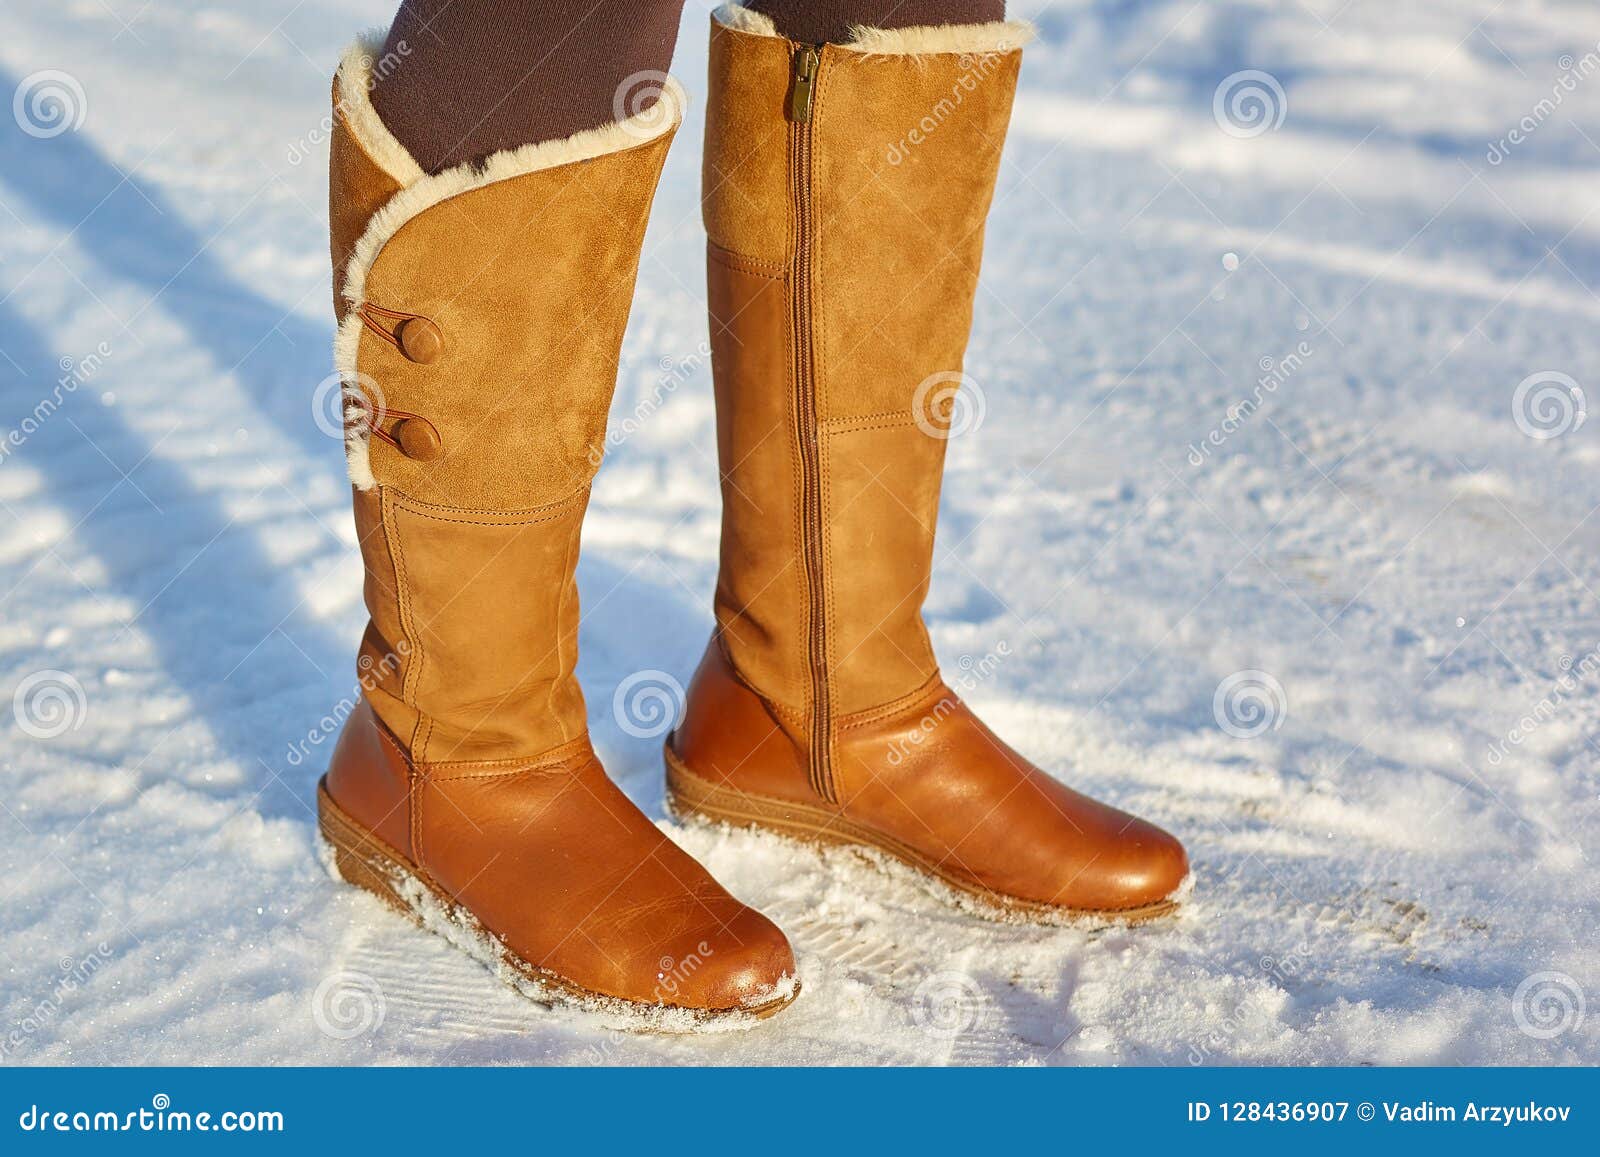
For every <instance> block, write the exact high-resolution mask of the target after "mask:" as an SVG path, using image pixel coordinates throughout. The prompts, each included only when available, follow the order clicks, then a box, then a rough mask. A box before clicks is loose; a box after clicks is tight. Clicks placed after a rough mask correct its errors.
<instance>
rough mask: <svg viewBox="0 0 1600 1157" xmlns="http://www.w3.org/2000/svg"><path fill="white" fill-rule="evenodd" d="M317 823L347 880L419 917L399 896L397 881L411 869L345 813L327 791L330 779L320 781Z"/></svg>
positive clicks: (334, 863)
mask: <svg viewBox="0 0 1600 1157" xmlns="http://www.w3.org/2000/svg"><path fill="white" fill-rule="evenodd" d="M317 826H318V828H319V829H320V830H321V832H322V838H323V839H324V840H325V841H327V845H328V849H329V851H330V852H331V854H332V867H333V870H334V871H335V872H337V873H338V876H339V878H340V879H341V880H343V881H344V882H345V883H347V884H351V885H354V886H355V887H357V888H364V889H365V890H366V891H368V892H371V893H372V894H373V895H374V896H377V897H378V899H380V900H382V901H383V902H384V903H386V904H388V905H389V906H390V907H391V908H394V909H395V910H397V911H399V912H403V913H404V914H405V915H407V916H409V917H411V918H412V919H416V912H415V911H414V910H413V908H412V906H411V905H409V904H407V903H406V902H405V901H404V900H402V899H401V898H400V893H399V892H398V891H397V890H396V889H397V886H398V883H399V881H400V880H401V879H403V878H404V877H405V876H406V875H408V874H409V873H408V872H407V870H406V868H405V867H404V866H403V865H402V864H401V863H400V862H399V861H398V859H397V858H396V857H395V856H394V854H393V853H392V852H389V851H388V850H387V848H386V846H385V845H384V844H383V843H381V842H380V841H379V840H378V839H377V837H375V836H373V835H371V834H370V833H369V832H367V830H366V829H365V828H363V827H361V826H360V825H359V824H357V823H356V822H355V820H353V819H351V818H350V817H349V816H348V815H346V814H345V812H344V811H343V809H341V808H340V807H339V805H338V804H336V803H334V802H333V797H332V796H330V795H329V794H328V786H327V780H326V778H324V779H323V780H321V781H320V782H318V784H317Z"/></svg>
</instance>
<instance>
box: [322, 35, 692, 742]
mask: <svg viewBox="0 0 1600 1157" xmlns="http://www.w3.org/2000/svg"><path fill="white" fill-rule="evenodd" d="M371 50H372V49H371V46H364V47H361V48H358V49H356V50H353V51H352V52H351V53H350V54H348V55H347V56H346V58H345V60H344V62H343V64H342V65H341V67H340V72H339V76H338V78H337V79H336V81H335V89H334V133H333V144H332V163H331V173H332V184H331V189H330V220H331V223H332V233H333V256H334V269H335V287H336V300H335V308H336V311H337V314H338V317H339V332H338V337H337V339H336V343H335V351H334V352H335V362H336V365H337V368H338V370H339V373H340V376H341V379H342V382H343V385H344V389H345V391H346V408H345V414H346V419H347V424H346V430H347V451H348V457H349V461H350V474H351V480H352V482H353V483H354V485H355V507H356V525H357V530H358V532H359V537H360V540H361V547H362V555H363V559H364V561H365V564H366V574H367V581H366V588H365V596H366V602H367V607H368V610H369V612H370V615H371V624H370V626H369V628H368V631H367V635H366V638H365V639H364V640H363V645H362V655H363V671H364V673H365V675H366V678H365V679H364V683H365V684H366V690H367V696H368V699H369V700H370V702H371V703H372V705H373V708H374V710H375V711H376V712H377V714H378V716H379V718H380V719H381V720H382V722H383V723H384V724H385V725H386V726H387V727H388V728H389V730H390V731H392V732H393V733H394V734H395V735H397V736H399V737H400V738H401V740H402V742H404V743H405V744H406V745H407V747H408V754H409V755H410V756H411V757H412V758H413V759H414V760H415V761H417V762H419V763H463V762H475V763H481V762H493V761H500V760H519V759H529V758H533V757H536V756H539V755H540V754H542V753H544V752H547V751H549V750H551V749H552V748H555V747H558V746H560V745H561V744H563V743H566V742H568V741H571V740H573V739H575V738H577V737H581V736H582V735H583V734H584V729H585V713H584V705H583V697H582V695H581V693H580V692H579V690H578V687H577V683H576V681H575V679H574V678H573V667H574V664H575V662H576V656H577V626H578V598H577V587H576V584H575V582H574V578H573V574H574V568H575V566H576V562H577V555H578V543H579V533H580V526H581V522H582V518H583V513H584V509H585V506H586V504H587V501H588V492H589V484H590V481H591V479H592V477H593V474H594V471H595V468H596V465H597V463H598V461H599V457H600V449H601V447H602V446H603V444H604V438H605V421H606V413H607V410H608V409H609V407H610V404H611V395H612V390H613V387H614V385H615V382H616V372H617V361H618V355H619V351H620V347H621V344H622V335H623V330H624V328H625V326H626V324H627V319H628V312H629V306H630V303H631V300H632V296H633V288H634V280H635V276H636V273H637V269H638V262H639V252H640V247H641V245H642V241H643V236H644V229H645V222H646V219H647V217H648V215H649V210H650V204H651V200H652V198H653V196H654V192H655V187H656V182H657V180H658V178H659V176H660V173H661V167H662V164H663V162H664V160H665V157H666V152H667V147H668V144H669V143H670V140H671V137H672V135H673V132H674V131H675V129H676V126H677V123H678V119H679V109H680V104H679V101H678V99H677V97H676V94H675V93H674V92H668V93H667V94H665V95H664V96H663V98H662V101H661V102H660V103H658V104H657V105H655V106H653V107H652V108H651V109H649V110H646V112H644V113H641V114H639V115H638V116H636V117H634V118H632V119H631V120H628V121H624V122H620V123H617V124H612V125H608V126H605V127H604V128H601V129H596V130H592V131H589V132H586V133H580V134H578V135H577V136H574V137H570V138H566V139H563V140H558V141H548V142H543V143H540V144H536V145H530V146H527V147H525V148H521V149H516V150H513V151H510V152H506V153H500V154H496V155H495V156H493V157H490V158H489V159H488V160H487V161H486V162H484V163H483V164H482V165H481V166H462V167H460V168H456V169H450V170H446V171H445V172H442V173H438V174H424V173H423V172H422V170H421V169H420V168H419V167H418V166H417V164H416V162H415V161H414V160H413V159H412V158H411V157H410V156H409V155H408V154H407V153H406V151H405V149H404V148H403V147H402V146H401V145H400V144H399V143H398V142H397V141H396V140H395V139H394V138H393V136H392V135H391V134H390V133H389V132H388V130H387V129H386V128H384V126H383V124H382V122H381V120H379V118H378V116H377V114H376V113H375V112H374V110H373V109H372V106H371V104H370V102H369V101H368V96H367V93H368V81H369V67H370V65H369V63H368V57H367V56H366V53H368V52H370V51H371Z"/></svg>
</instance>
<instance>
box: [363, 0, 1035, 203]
mask: <svg viewBox="0 0 1600 1157" xmlns="http://www.w3.org/2000/svg"><path fill="white" fill-rule="evenodd" d="M749 7H751V8H754V9H756V10H757V11H760V12H764V13H766V14H767V15H768V16H770V17H772V20H773V23H775V24H776V25H777V26H778V30H779V31H780V32H782V33H783V34H784V35H786V36H789V37H792V38H793V39H795V40H803V41H809V42H811V43H818V44H820V43H821V42H823V41H825V40H832V41H841V40H848V39H849V37H850V29H851V27H852V26H854V25H858V24H865V25H870V26H872V27H876V28H909V27H912V26H915V25H922V24H980V23H983V22H984V21H988V20H1003V19H1004V18H1005V0H751V2H750V4H749ZM682 11H683V0H402V3H401V5H400V11H399V12H398V13H397V14H396V15H395V18H394V24H393V25H392V26H391V27H390V29H389V35H388V38H387V39H386V40H385V41H384V49H383V57H384V59H385V60H387V61H389V62H390V65H391V66H390V67H388V68H387V69H386V71H384V72H383V74H382V75H381V76H379V78H378V81H377V85H376V87H374V89H373V91H372V104H373V107H374V108H375V109H377V111H378V115H379V116H381V117H382V118H383V122H384V124H386V125H387V126H388V127H389V131H390V132H392V133H394V135H395V137H396V138H397V139H398V140H399V141H400V143H401V144H403V145H405V146H406V148H408V149H409V150H410V151H411V155H412V156H414V157H415V158H416V159H417V163H418V164H419V165H421V166H422V167H423V169H425V170H427V171H428V172H430V173H437V172H439V171H440V170H442V169H447V168H449V167H450V166H452V165H459V164H461V163H463V162H466V161H479V160H482V159H483V158H484V157H486V156H488V155H489V154H491V153H495V152H499V151H500V150H501V149H511V148H516V147H517V146H518V145H526V144H531V143H533V142H535V141H547V140H555V139H557V138H560V137H566V136H571V135H572V134H573V133H575V132H579V131H581V130H583V129H588V128H594V127H595V126H597V125H603V124H605V123H607V122H608V121H612V120H616V119H619V118H620V117H625V116H630V115H632V114H634V113H636V112H639V111H641V109H642V108H644V107H647V106H648V104H649V102H650V99H651V97H652V94H653V93H655V92H656V91H659V88H660V84H661V80H662V77H663V76H664V75H665V73H666V71H667V68H668V66H669V65H670V64H671V62H672V49H673V47H674V45H675V43H676V41H677V38H678V21H679V17H680V15H681V13H682ZM630 82H631V83H630Z"/></svg>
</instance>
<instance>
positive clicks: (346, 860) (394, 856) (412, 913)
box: [317, 782, 800, 1033]
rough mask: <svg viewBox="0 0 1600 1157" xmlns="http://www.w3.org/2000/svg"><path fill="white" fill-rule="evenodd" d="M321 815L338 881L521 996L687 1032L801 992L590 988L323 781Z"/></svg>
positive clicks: (763, 1011) (795, 986)
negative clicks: (355, 812) (649, 1000)
mask: <svg viewBox="0 0 1600 1157" xmlns="http://www.w3.org/2000/svg"><path fill="white" fill-rule="evenodd" d="M317 818H318V825H319V827H320V829H321V833H322V837H323V839H324V840H325V841H326V843H327V847H328V849H329V851H330V853H331V865H330V866H331V867H332V869H333V871H334V872H335V874H337V876H338V877H339V879H341V880H343V881H344V882H345V883H347V884H351V885H354V886H355V887H357V888H362V889H364V890H366V891H368V892H371V893H372V894H373V895H374V896H377V897H378V899H380V900H382V901H383V902H384V903H385V904H387V905H388V906H389V907H391V908H393V909H394V910H395V911H397V912H399V913H400V914H401V915H403V916H405V917H407V918H408V919H410V920H411V921H412V922H413V923H415V924H416V925H417V926H418V927H420V928H422V929H424V930H426V931H429V932H433V933H435V934H436V935H439V936H441V937H443V938H444V939H445V940H447V941H448V942H449V943H450V944H452V945H453V946H455V947H456V948H459V949H460V950H461V951H463V952H465V953H466V954H467V955H468V956H470V957H471V958H472V959H474V960H476V961H477V962H478V963H480V964H482V965H484V966H485V967H486V968H488V969H489V971H490V972H491V973H493V974H494V976H495V977H496V978H497V979H499V980H500V981H501V982H502V983H504V984H505V985H507V986H508V987H509V988H511V989H513V990H515V991H516V992H517V993H518V994H519V995H521V996H524V997H526V998H528V999H529V1000H532V1001H534V1002H536V1003H539V1004H544V1005H552V1006H564V1007H568V1008H575V1009H578V1010H581V1011H583V1012H589V1013H596V1014H600V1015H602V1016H605V1017H607V1018H619V1019H620V1020H621V1021H622V1023H621V1024H620V1025H617V1026H616V1027H621V1028H625V1029H628V1030H629V1031H635V1032H659V1033H686V1032H705V1031H717V1030H723V1029H741V1028H750V1027H753V1026H754V1025H755V1024H757V1023H758V1022H760V1021H762V1020H765V1019H766V1018H768V1017H770V1016H772V1015H773V1014H775V1013H777V1012H779V1011H781V1010H783V1009H784V1008H787V1007H788V1006H789V1005H790V1004H792V1003H793V1002H794V1001H795V999H796V998H797V997H798V996H799V995H800V982H799V981H798V980H797V979H796V980H793V981H792V982H791V983H790V984H789V985H788V986H787V987H786V988H785V989H784V990H782V991H781V992H780V993H779V994H778V995H777V996H775V997H774V998H773V999H771V1000H767V1001H764V1002H762V1003H759V1004H754V1005H749V1006H746V1007H740V1008H728V1009H696V1008H686V1007H684V1006H681V1005H670V1004H645V1003H642V1002H640V1001H636V1000H627V999H625V998H623V997H618V996H610V995H608V994H606V993H601V992H595V991H593V990H591V989H587V988H584V987H583V986H582V985H579V984H576V983H574V982H573V981H571V980H568V979H566V978H565V977H563V976H561V975H559V974H557V973H554V972H551V971H550V970H548V969H545V968H540V967H539V966H538V965H536V964H533V963H532V962H530V961H527V960H524V959H523V958H522V957H521V956H519V955H517V954H516V953H515V952H513V951H512V950H511V949H510V948H508V947H507V946H506V945H505V944H504V943H503V942H502V941H501V940H500V939H499V937H497V936H495V935H493V934H492V933H490V932H489V931H488V930H487V929H486V928H484V926H483V925H482V924H481V923H480V922H479V921H478V919H477V918H476V917H475V916H473V914H472V913H471V912H469V911H468V910H467V909H466V908H464V907H462V906H461V905H460V904H457V903H456V902H455V901H454V900H452V899H451V898H450V897H449V895H448V894H447V893H446V892H445V891H444V890H443V889H442V888H440V887H439V885H438V884H436V883H435V882H434V881H433V880H432V879H431V878H430V877H429V876H428V874H427V872H426V871H425V870H424V869H422V868H420V867H418V866H416V865H413V864H411V863H409V862H408V861H407V860H405V858H404V857H402V856H401V855H400V854H399V853H398V852H397V851H395V850H394V849H393V848H391V847H390V846H389V845H388V844H386V843H384V842H383V841H382V840H380V839H379V838H378V837H377V836H375V835H373V834H372V833H371V832H369V831H368V830H367V829H366V828H364V827H362V826H361V825H360V824H358V823H357V822H356V821H355V820H353V819H352V818H351V817H350V816H349V815H347V814H346V813H345V812H344V810H343V809H341V808H340V807H339V805H338V804H336V803H334V801H333V797H331V796H330V795H329V794H328V791H327V787H326V785H325V783H323V782H319V783H318V784H317Z"/></svg>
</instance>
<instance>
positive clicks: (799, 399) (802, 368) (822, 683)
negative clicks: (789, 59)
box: [789, 44, 835, 802]
mask: <svg viewBox="0 0 1600 1157" xmlns="http://www.w3.org/2000/svg"><path fill="white" fill-rule="evenodd" d="M821 67H822V54H821V53H820V52H819V51H818V50H817V49H816V48H815V47H813V46H811V45H809V44H801V45H797V46H796V47H795V51H794V57H793V84H792V86H791V88H790V91H789V121H790V125H789V182H790V192H791V196H792V198H793V203H794V213H795V252H794V288H793V293H792V295H791V296H792V299H793V318H792V322H793V328H794V380H795V401H796V408H797V410H798V418H799V426H800V462H801V471H802V475H803V483H802V489H801V518H802V527H801V538H802V546H803V549H804V554H805V572H806V593H807V596H808V599H809V603H810V614H809V616H808V623H807V630H808V635H809V638H808V640H807V644H806V649H807V660H808V662H809V665H810V669H811V751H810V760H809V765H810V768H809V776H810V780H811V786H812V788H813V789H814V790H815V791H816V792H817V794H818V795H820V796H822V798H823V799H825V800H828V801H829V802H835V797H834V789H833V758H832V755H833V753H832V748H833V743H832V731H833V726H832V704H831V703H830V701H829V698H830V697H829V695H828V634H827V580H826V576H825V573H824V560H823V549H822V529H823V528H822V465H821V462H820V445H819V440H818V437H817V397H816V380H815V365H814V361H815V359H814V356H813V350H812V327H811V320H812V319H811V309H812V307H811V272H812V271H811V261H812V254H811V243H812V237H811V235H812V231H813V229H814V227H815V225H814V222H813V220H812V217H813V208H812V204H811V179H812V172H811V134H812V119H811V117H812V106H813V104H814V102H815V98H816V87H817V73H818V71H819V70H820V69H821Z"/></svg>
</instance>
